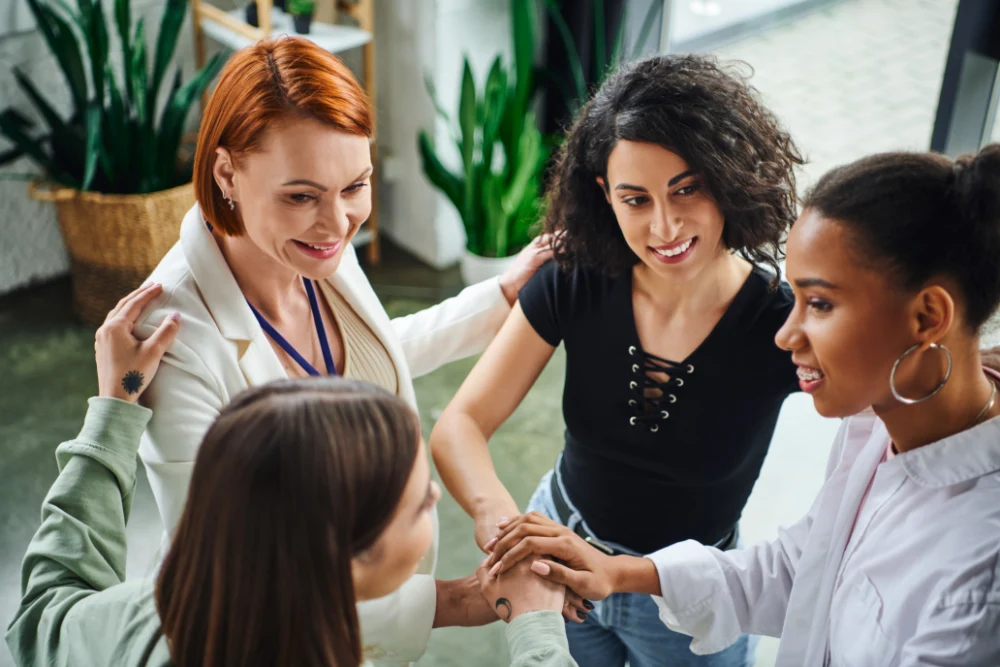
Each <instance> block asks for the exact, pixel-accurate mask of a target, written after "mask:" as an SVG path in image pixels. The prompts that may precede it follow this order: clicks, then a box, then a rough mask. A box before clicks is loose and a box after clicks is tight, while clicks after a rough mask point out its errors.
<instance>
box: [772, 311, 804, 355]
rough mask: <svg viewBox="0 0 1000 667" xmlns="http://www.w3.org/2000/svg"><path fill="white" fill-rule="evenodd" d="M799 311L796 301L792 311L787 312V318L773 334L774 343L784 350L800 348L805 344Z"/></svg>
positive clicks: (792, 350)
mask: <svg viewBox="0 0 1000 667" xmlns="http://www.w3.org/2000/svg"><path fill="white" fill-rule="evenodd" d="M799 311H800V309H799V306H798V303H796V304H795V306H794V307H793V308H792V312H790V313H789V314H788V319H786V320H785V323H784V324H782V325H781V328H780V329H778V333H776V334H775V335H774V342H775V344H776V345H777V346H778V347H779V348H781V349H782V350H785V351H786V352H794V351H796V350H800V349H802V347H803V346H804V345H805V344H806V336H805V334H804V333H803V331H802V323H801V317H802V316H801V314H800V312H799Z"/></svg>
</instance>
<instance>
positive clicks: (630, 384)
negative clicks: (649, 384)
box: [628, 380, 639, 389]
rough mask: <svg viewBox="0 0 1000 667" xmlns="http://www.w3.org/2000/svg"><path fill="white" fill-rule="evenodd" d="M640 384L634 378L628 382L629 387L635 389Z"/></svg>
mask: <svg viewBox="0 0 1000 667" xmlns="http://www.w3.org/2000/svg"><path fill="white" fill-rule="evenodd" d="M638 386H639V385H638V384H636V382H635V380H632V381H631V382H629V383H628V388H629V389H635V388H636V387H638Z"/></svg>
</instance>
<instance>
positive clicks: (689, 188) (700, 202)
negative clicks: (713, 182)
mask: <svg viewBox="0 0 1000 667" xmlns="http://www.w3.org/2000/svg"><path fill="white" fill-rule="evenodd" d="M607 174H608V177H607V183H606V184H605V182H604V179H601V178H598V185H599V186H600V187H601V188H602V189H605V190H606V196H607V199H608V203H610V204H611V208H612V210H613V211H614V213H615V217H616V218H617V220H618V224H619V226H620V227H621V230H622V235H623V236H624V237H625V242H626V243H628V246H629V247H630V248H631V249H632V252H634V253H635V254H636V256H637V257H638V258H639V259H640V260H641V261H642V263H643V264H645V265H646V266H647V267H648V268H649V269H650V270H652V271H653V272H654V273H656V274H658V275H662V276H674V277H680V278H682V279H687V278H691V277H694V276H695V275H697V274H698V273H699V272H700V271H701V270H702V269H703V268H704V267H705V266H706V265H708V264H709V263H710V262H711V261H713V260H715V259H717V258H719V257H720V256H722V255H723V254H724V253H725V251H726V249H725V247H724V245H723V242H722V228H723V225H724V223H725V218H724V216H723V214H722V211H720V210H719V207H718V205H717V204H716V203H715V199H713V197H712V195H711V193H710V192H709V191H708V187H707V186H706V185H705V182H704V179H703V178H702V177H701V176H700V175H699V174H697V173H695V172H694V171H693V170H692V169H691V168H690V167H689V166H688V164H687V162H685V161H684V159H683V158H682V157H680V156H679V155H677V154H676V153H672V152H670V151H668V150H667V149H665V148H663V147H662V146H658V145H656V144H647V143H638V142H634V141H619V142H618V143H617V144H616V145H615V147H614V149H613V150H612V151H611V154H610V156H609V157H608V169H607Z"/></svg>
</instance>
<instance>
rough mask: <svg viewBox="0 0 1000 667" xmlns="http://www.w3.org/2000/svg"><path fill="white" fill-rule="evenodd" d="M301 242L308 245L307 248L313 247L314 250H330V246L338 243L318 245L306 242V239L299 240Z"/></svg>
mask: <svg viewBox="0 0 1000 667" xmlns="http://www.w3.org/2000/svg"><path fill="white" fill-rule="evenodd" d="M299 243H301V244H302V245H304V246H306V247H307V248H312V249H313V250H329V249H330V248H333V247H334V246H336V245H337V244H336V243H331V244H329V245H316V244H314V243H306V242H305V241H299Z"/></svg>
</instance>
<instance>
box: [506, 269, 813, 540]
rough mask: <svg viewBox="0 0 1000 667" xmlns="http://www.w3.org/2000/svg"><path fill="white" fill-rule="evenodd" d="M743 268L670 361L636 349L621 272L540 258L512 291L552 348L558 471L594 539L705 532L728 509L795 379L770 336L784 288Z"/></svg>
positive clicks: (736, 506)
mask: <svg viewBox="0 0 1000 667" xmlns="http://www.w3.org/2000/svg"><path fill="white" fill-rule="evenodd" d="M770 280H771V274H770V273H768V272H767V271H765V270H763V269H755V270H754V271H753V272H752V273H751V274H750V277H749V278H748V279H747V281H746V283H745V284H744V285H743V287H742V288H741V289H740V291H739V293H738V294H737V296H736V298H735V299H734V300H733V303H732V304H731V305H730V307H729V309H728V310H727V311H726V313H725V314H724V315H723V317H722V319H721V320H720V321H719V323H718V324H717V325H716V327H715V328H714V329H713V330H712V332H711V333H710V334H709V335H708V337H707V338H706V339H705V340H704V341H703V342H702V344H701V345H700V346H699V347H698V348H697V349H696V350H695V351H694V352H693V353H692V354H691V355H690V356H689V357H688V358H687V359H683V360H668V359H662V358H660V357H657V356H655V355H652V354H648V353H646V352H645V351H643V349H642V346H641V344H640V343H639V335H638V333H637V332H636V328H635V318H634V316H633V313H632V274H631V272H628V273H626V274H623V275H621V276H617V277H613V278H609V277H607V276H603V275H600V274H598V273H596V272H591V271H586V270H576V271H573V272H570V273H564V272H561V271H559V269H558V268H557V267H556V265H555V264H554V263H552V262H550V263H549V264H546V265H545V266H543V267H542V268H541V269H540V270H539V271H538V273H537V274H536V275H535V277H534V278H533V279H532V280H531V281H530V282H529V283H528V285H527V286H525V288H524V289H523V290H522V291H521V294H520V302H521V308H522V309H523V310H524V314H525V316H526V317H527V318H528V321H529V322H530V323H531V325H532V326H533V327H534V329H535V331H537V332H538V334H539V335H540V336H541V337H542V338H543V339H544V340H545V341H547V342H548V343H549V344H550V345H559V344H560V343H562V344H563V345H564V346H565V348H566V379H565V385H564V388H563V418H564V420H565V422H566V449H565V452H564V454H563V458H562V468H561V472H562V477H563V482H564V484H565V485H566V490H567V492H568V494H569V497H570V500H572V502H573V504H574V505H575V506H576V507H577V509H579V510H580V512H581V513H582V514H583V517H584V519H585V520H586V521H587V524H588V526H589V527H590V529H591V530H593V531H594V533H595V534H596V535H597V536H598V537H599V538H601V539H604V540H610V541H612V542H616V543H618V544H621V545H623V546H626V547H629V548H631V549H634V550H635V551H639V552H642V553H650V552H652V551H655V550H657V549H660V548H662V547H664V546H667V545H668V544H673V543H674V542H678V541H681V540H685V539H696V540H699V541H700V542H702V543H705V544H713V543H715V542H717V541H719V540H720V539H722V538H724V537H726V536H727V535H728V534H729V532H730V531H731V530H732V529H733V526H734V525H735V524H736V523H737V522H738V521H739V518H740V514H741V513H742V511H743V506H744V505H745V504H746V501H747V498H748V497H749V495H750V491H751V490H752V489H753V485H754V482H755V481H756V480H757V475H758V474H759V472H760V468H761V465H762V464H763V462H764V455H765V454H766V453H767V448H768V445H769V444H770V442H771V436H772V434H773V432H774V426H775V423H776V421H777V419H778V412H779V410H780V409H781V404H782V402H783V401H784V399H785V398H786V397H787V396H788V395H789V394H790V393H792V392H794V391H798V378H797V377H796V375H795V367H794V366H793V365H792V363H791V358H790V355H789V354H788V353H787V352H783V351H782V350H780V349H778V347H777V346H776V345H775V343H774V336H775V334H776V333H777V331H778V329H779V328H780V327H781V325H782V324H783V323H784V321H785V319H786V318H787V316H788V313H789V312H790V310H791V307H792V304H793V297H792V294H791V289H790V288H789V287H788V286H787V285H784V284H783V285H782V286H781V287H780V288H779V289H777V290H775V291H771V290H770V289H768V284H769V282H770Z"/></svg>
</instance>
